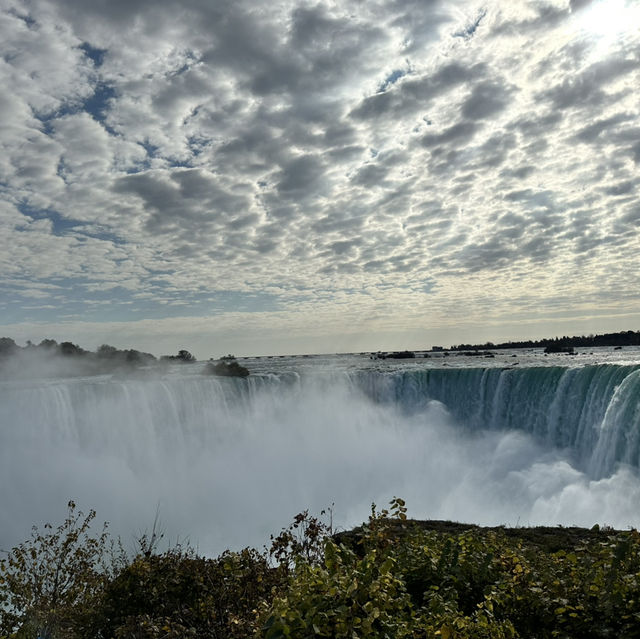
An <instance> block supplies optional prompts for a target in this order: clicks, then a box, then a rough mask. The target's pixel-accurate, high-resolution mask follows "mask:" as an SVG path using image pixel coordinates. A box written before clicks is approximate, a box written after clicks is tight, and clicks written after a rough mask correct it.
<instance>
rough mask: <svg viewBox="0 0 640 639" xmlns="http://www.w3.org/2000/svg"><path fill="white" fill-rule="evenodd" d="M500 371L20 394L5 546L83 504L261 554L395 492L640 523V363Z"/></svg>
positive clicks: (126, 520)
mask: <svg viewBox="0 0 640 639" xmlns="http://www.w3.org/2000/svg"><path fill="white" fill-rule="evenodd" d="M488 363H489V364H490V365H492V366H491V368H486V369H483V368H479V366H482V365H483V364H485V362H484V361H478V360H477V359H476V360H475V361H474V362H469V363H468V365H467V366H469V365H470V366H473V368H469V367H463V366H458V367H456V368H450V369H444V368H442V367H439V368H438V367H436V366H435V364H434V362H432V361H431V362H420V361H415V362H410V363H408V364H409V365H408V366H407V365H405V364H401V363H389V364H387V363H385V364H384V365H381V364H374V363H370V362H368V361H367V360H364V359H358V358H351V359H349V360H346V359H344V358H342V359H340V358H337V359H335V360H326V361H325V360H323V361H322V362H321V363H320V362H318V361H313V360H302V359H299V360H298V359H296V360H294V359H288V360H284V361H275V360H273V361H271V360H269V361H265V360H261V361H255V362H250V363H249V366H250V368H252V370H256V371H258V374H256V375H252V376H251V377H250V378H248V379H247V380H233V379H216V378H210V377H203V376H201V375H200V374H199V367H198V365H196V366H183V367H176V368H175V369H173V370H172V371H171V374H168V375H165V376H164V377H162V378H150V379H129V380H118V379H111V378H108V377H100V378H77V379H67V380H46V381H45V380H41V381H32V382H29V381H23V382H4V383H2V384H0V508H1V511H0V512H1V521H0V548H8V547H10V546H11V545H13V544H15V543H17V542H19V541H21V540H22V539H24V538H25V537H26V536H27V535H28V533H29V530H30V527H31V525H32V524H34V523H35V524H38V523H42V522H44V521H53V522H57V521H59V520H60V519H61V518H62V517H63V516H64V508H65V504H66V502H67V501H68V500H69V499H74V500H75V501H76V502H77V503H78V505H79V506H80V507H82V508H84V509H85V510H88V509H89V508H95V509H96V510H97V511H98V518H99V519H100V520H109V521H110V522H111V526H112V530H113V531H114V532H116V533H118V534H121V535H122V536H123V538H124V540H125V542H126V543H128V542H129V541H131V540H132V539H133V538H134V537H135V536H136V534H138V533H140V532H142V531H143V530H144V529H145V528H149V527H150V526H151V524H152V522H153V519H154V515H155V512H156V508H157V507H158V506H159V509H160V519H161V522H162V525H163V528H164V529H165V531H166V537H167V538H168V540H169V541H171V542H173V541H175V540H176V539H180V540H184V539H185V538H188V539H190V541H191V543H193V544H194V545H196V546H197V547H198V549H199V550H200V551H201V552H203V553H207V554H214V553H217V552H220V551H221V550H223V549H224V548H227V547H232V548H239V547H242V546H244V545H247V544H251V545H257V546H261V545H262V544H263V543H267V541H268V536H269V534H270V533H272V532H277V531H278V530H279V529H280V528H281V527H283V526H286V525H287V524H288V523H289V522H290V521H291V519H292V517H293V515H295V514H296V513H297V512H299V511H301V510H303V509H305V508H309V509H310V510H311V511H312V512H319V511H320V510H321V509H322V508H324V507H326V506H328V505H330V504H331V503H335V507H334V520H335V521H336V522H337V523H338V524H339V525H342V526H350V525H353V524H357V523H360V522H361V521H362V520H364V519H366V517H367V515H368V513H369V510H370V506H371V502H372V501H375V502H376V503H377V504H378V505H379V506H383V505H385V504H386V503H387V502H388V501H389V499H391V498H392V497H393V496H394V495H398V496H401V497H403V498H405V499H406V500H407V502H408V505H409V508H410V514H411V515H412V516H415V517H419V518H447V519H455V520H459V521H473V522H477V523H482V524H507V525H517V524H519V525H528V524H566V525H571V524H577V525H585V526H591V525H593V524H594V523H596V522H599V523H601V524H609V525H613V526H616V527H621V528H626V527H628V526H640V508H639V506H640V480H639V479H638V475H637V466H638V453H639V446H640V444H639V442H638V431H639V430H640V372H639V370H638V368H637V367H635V366H631V365H629V363H628V362H627V363H626V364H622V363H620V364H618V363H616V364H608V365H601V366H594V365H593V362H592V363H591V364H590V365H587V366H582V367H575V368H570V367H567V366H566V360H564V362H563V363H565V366H564V367H558V366H555V367H554V366H548V367H546V368H540V367H539V366H535V367H529V368H522V369H514V368H510V369H507V370H505V368H506V367H505V366H497V365H496V363H494V362H488ZM545 363H547V362H545ZM549 363H556V364H557V362H549ZM588 364H589V363H588ZM294 369H297V370H294Z"/></svg>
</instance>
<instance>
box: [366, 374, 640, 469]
mask: <svg viewBox="0 0 640 639" xmlns="http://www.w3.org/2000/svg"><path fill="white" fill-rule="evenodd" d="M361 383H362V388H363V389H364V390H365V392H367V394H368V395H369V396H370V397H372V398H373V399H375V400H377V401H383V402H391V403H394V404H396V405H397V406H399V407H400V408H402V409H403V410H404V411H406V412H415V411H416V410H420V409H421V408H422V407H424V405H425V403H426V402H428V401H432V400H437V401H439V402H442V403H443V404H444V405H445V406H446V407H447V410H448V411H449V412H450V413H451V415H452V416H453V417H454V418H455V420H456V421H457V422H458V423H459V424H460V425H462V426H465V427H466V428H469V429H473V430H479V429H495V430H504V431H509V430H521V431H524V432H527V433H529V434H531V435H532V436H534V437H535V438H536V439H537V440H538V441H541V442H543V443H545V444H547V445H550V446H556V447H560V448H566V449H569V450H570V451H571V453H572V457H573V459H574V460H575V461H576V462H577V463H578V464H579V465H580V467H581V468H583V469H584V470H586V471H587V472H588V474H589V476H591V477H602V476H604V475H606V474H609V473H611V472H612V471H613V470H614V467H615V465H616V464H617V463H620V462H622V463H625V464H630V465H632V466H635V467H637V466H638V465H639V462H640V367H637V366H618V365H611V364H609V365H599V366H584V367H580V368H577V367H576V368H565V367H536V368H506V369H500V368H459V369H437V368H434V369H427V370H422V371H409V372H395V373H391V374H388V375H380V374H377V375H376V374H373V375H372V374H371V373H363V379H362V382H361Z"/></svg>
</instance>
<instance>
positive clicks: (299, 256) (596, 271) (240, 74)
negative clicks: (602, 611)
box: [0, 0, 640, 341]
mask: <svg viewBox="0 0 640 639" xmlns="http://www.w3.org/2000/svg"><path fill="white" fill-rule="evenodd" d="M587 4H588V3H587V2H584V1H580V2H578V1H577V0H576V1H572V2H570V3H568V4H567V3H564V4H562V3H547V4H544V3H542V4H540V3H538V4H534V5H532V4H531V3H524V2H514V3H509V4H508V5H506V4H504V3H498V2H495V1H493V0H492V1H490V2H488V3H486V2H485V3H475V2H474V3H471V4H468V5H464V6H463V5H461V4H459V3H453V2H444V1H435V0H434V1H432V2H426V3H425V2H418V1H417V0H375V1H374V2H370V3H366V4H356V5H353V4H348V3H343V2H332V3H329V2H323V1H320V2H309V3H307V2H300V1H298V0H287V1H286V2H283V3H276V4H274V3H267V2H257V3H256V2H248V1H247V2H243V1H237V2H226V1H224V2H216V3H209V2H202V1H200V0H187V1H186V2H184V3H181V5H180V7H179V8H178V9H177V8H176V5H175V3H170V2H167V1H166V0H159V1H158V2H156V3H153V5H151V4H149V3H148V2H144V1H142V0H139V1H133V2H120V1H119V0H118V1H115V2H109V3H97V2H96V3H80V2H77V1H75V0H46V1H45V0H30V1H29V2H28V3H18V2H14V1H13V0H6V2H5V3H4V5H3V10H2V12H1V13H0V37H2V39H3V51H4V55H3V58H2V60H0V80H1V81H2V86H3V89H4V90H3V92H2V95H1V96H0V109H2V113H3V118H2V122H0V144H1V145H2V154H0V188H1V189H2V196H3V197H2V207H1V208H0V215H1V216H2V220H3V224H4V226H3V228H6V229H7V230H6V231H5V232H4V233H3V235H2V237H0V255H1V256H2V257H1V258H0V260H1V261H0V264H1V265H2V269H3V271H2V273H3V276H5V277H6V278H10V279H11V281H12V282H13V284H12V285H11V287H10V295H11V301H7V300H5V302H4V306H3V312H5V311H6V312H8V311H9V310H11V317H12V318H16V321H17V320H19V318H20V317H22V318H23V319H24V321H27V319H28V320H29V321H33V320H37V317H38V316H39V315H38V311H37V309H33V308H27V304H26V302H24V301H20V300H25V299H27V300H28V299H31V301H32V302H33V300H34V299H38V300H40V301H42V302H43V304H42V306H43V307H44V306H48V307H52V308H47V309H46V312H45V310H44V309H42V310H41V315H40V317H42V318H45V317H46V318H47V321H51V320H52V319H56V318H57V319H58V320H60V321H62V318H64V317H67V316H73V317H74V318H75V317H82V315H83V313H87V314H91V313H93V312H94V309H95V308H98V307H100V306H102V307H104V306H106V304H104V302H105V301H108V300H106V299H105V296H106V292H107V291H109V299H110V300H111V305H110V309H111V311H110V312H111V313H112V316H111V319H120V320H123V321H124V320H125V319H127V318H133V317H136V318H138V317H144V316H148V317H151V316H153V317H158V316H159V315H158V314H159V313H161V311H160V310H159V309H161V308H165V309H168V308H179V307H187V308H191V309H192V310H193V314H194V316H196V315H198V314H202V315H203V316H204V315H206V316H207V317H209V316H210V314H211V313H213V311H214V310H215V309H220V308H221V306H220V305H221V304H222V306H224V305H225V304H226V303H227V302H228V300H229V299H232V298H231V297H229V295H231V292H233V299H234V300H235V301H236V302H237V303H238V304H245V303H247V304H248V301H247V300H250V299H259V300H264V304H265V306H264V308H265V309H269V310H268V311H267V310H265V313H267V315H265V316H264V321H265V322H266V323H268V321H267V318H268V316H269V315H268V313H269V312H275V311H274V310H273V308H272V307H269V306H268V302H267V301H266V298H263V297H261V296H262V294H263V293H264V291H266V290H271V289H277V290H279V291H284V292H281V293H279V297H278V299H279V300H285V301H284V302H282V303H283V304H284V307H283V308H287V303H289V302H290V303H291V304H292V306H291V307H290V312H291V313H292V315H291V317H295V318H297V319H296V320H295V321H300V322H303V324H304V322H306V321H307V319H306V318H308V317H313V316H314V313H315V314H317V313H320V311H322V313H323V314H326V318H331V320H330V321H329V320H328V319H327V322H328V325H331V326H332V327H334V329H332V330H336V331H339V330H341V329H340V327H343V328H345V327H346V322H347V321H348V320H347V319H346V316H345V315H344V309H345V307H347V306H349V305H353V307H354V309H355V310H354V314H355V315H358V316H369V315H371V316H373V315H374V314H375V315H376V316H382V315H383V314H384V313H391V312H392V311H391V309H392V308H394V307H395V308H398V307H399V306H401V307H402V308H403V311H402V313H401V315H402V317H401V318H400V317H398V313H395V316H396V319H395V320H394V321H397V322H399V324H402V326H403V327H405V328H406V330H411V331H417V330H418V328H419V327H420V326H423V322H422V319H421V318H420V314H419V313H417V314H414V313H413V312H412V311H410V310H408V307H410V306H411V304H410V303H408V302H407V300H408V299H410V296H409V297H407V295H409V294H408V293H407V291H414V290H422V288H421V287H423V283H424V282H425V281H426V279H427V278H428V280H429V281H430V282H433V283H434V286H433V287H432V290H431V293H430V297H429V313H430V317H432V318H435V319H433V321H434V322H436V321H438V322H440V321H442V322H445V321H448V320H449V319H450V320H451V321H452V322H462V323H464V322H468V321H470V319H469V318H475V319H476V320H478V321H480V320H479V318H481V317H482V316H483V313H486V312H487V307H488V302H486V301H484V300H485V298H484V293H485V291H486V289H487V287H489V286H490V287H491V288H492V290H495V292H494V293H493V295H492V299H493V303H494V307H495V309H496V310H495V313H496V317H498V315H499V314H500V313H502V314H503V315H502V317H503V319H504V321H505V322H506V321H508V318H509V317H510V313H512V312H514V302H512V300H513V299H516V298H517V299H519V300H520V302H519V303H520V304H521V306H522V308H527V309H535V308H537V307H538V308H540V307H544V306H545V304H550V305H552V304H554V303H555V302H554V301H553V300H555V299H557V295H558V294H560V293H558V291H560V292H561V294H562V295H564V296H565V299H566V303H567V305H569V306H570V305H571V303H572V302H575V303H576V304H581V303H582V300H584V299H591V300H593V304H594V305H596V306H597V305H598V300H599V299H603V298H604V296H605V293H604V292H603V291H602V285H601V283H602V281H609V280H606V279H604V278H606V277H607V276H608V275H609V274H610V273H612V272H614V271H615V268H616V266H619V267H620V268H624V269H625V272H627V273H630V274H634V273H637V272H638V269H637V268H636V266H637V256H636V254H637V251H636V248H637V247H636V245H635V244H634V234H633V233H630V232H629V229H630V228H631V229H634V228H636V226H637V219H638V218H637V197H636V193H637V179H636V177H635V173H636V172H637V167H638V164H640V142H639V140H640V136H639V134H638V127H637V126H636V124H635V123H636V122H637V118H638V104H637V99H636V91H635V87H637V86H638V83H639V82H640V71H639V70H638V69H640V65H639V64H638V51H639V49H638V43H639V40H638V35H637V34H636V33H635V32H633V31H631V30H629V29H627V30H626V31H624V33H621V34H620V37H618V38H616V39H614V40H612V41H609V40H607V41H604V40H602V39H598V37H596V35H590V34H589V33H588V32H587V31H586V30H585V28H584V22H583V21H581V20H582V18H581V17H580V16H582V15H583V14H584V12H585V11H587V10H588V7H587ZM629 277H630V278H631V279H630V280H629V281H627V282H625V285H624V286H623V285H616V286H615V287H614V289H615V292H617V293H619V294H620V296H621V297H620V299H621V300H622V299H623V296H624V295H626V293H625V291H628V290H640V289H638V286H637V284H638V283H637V282H636V281H635V280H634V279H633V278H634V277H636V276H635V275H629ZM569 283H571V286H570V285H569ZM378 287H385V288H384V293H381V292H380V291H382V290H383V289H382V288H378ZM364 290H366V291H367V293H366V294H364V293H361V291H364ZM300 291H304V293H300ZM319 291H330V294H327V295H324V294H322V295H321V294H320V293H319ZM462 291H464V294H463V293H462ZM101 292H102V293H104V295H102V296H101V295H100V293H101ZM552 292H553V294H552ZM7 294H9V289H7ZM251 295H257V296H258V297H257V298H250V296H251ZM225 296H226V297H225ZM280 296H282V297H280ZM296 296H298V297H296ZM300 296H301V297H300ZM607 296H610V293H607ZM301 299H304V301H301ZM624 299H625V300H626V297H625V298H624ZM221 300H222V301H221ZM337 300H339V303H338V301H337ZM620 303H621V305H622V306H624V305H625V304H627V303H628V302H626V301H625V302H622V301H621V302H620ZM252 304H253V302H252ZM456 304H463V305H464V308H465V309H466V310H465V312H464V313H461V312H459V311H457V310H455V305H456ZM301 306H304V308H305V314H299V313H298V311H299V310H300V307H301ZM250 308H252V309H255V308H257V307H256V306H255V304H254V305H253V306H251V305H250ZM625 309H626V307H625ZM166 312H167V313H169V311H166ZM492 312H493V311H492ZM528 312H529V311H528ZM530 312H534V311H530ZM625 312H626V311H625ZM278 313H282V314H278V315H272V316H271V317H272V318H273V322H276V323H279V324H280V325H281V326H283V327H285V326H288V324H287V322H288V320H286V319H285V318H286V311H282V310H279V311H278ZM323 317H325V315H323ZM302 318H304V319H302ZM438 318H439V319H438ZM351 319H353V318H351ZM496 321H498V320H496ZM264 325H266V324H261V326H264ZM283 330H285V329H284V328H283ZM403 330H404V329H403ZM71 337H72V336H71ZM496 339H497V338H496ZM458 341H463V340H462V338H461V339H460V340H458Z"/></svg>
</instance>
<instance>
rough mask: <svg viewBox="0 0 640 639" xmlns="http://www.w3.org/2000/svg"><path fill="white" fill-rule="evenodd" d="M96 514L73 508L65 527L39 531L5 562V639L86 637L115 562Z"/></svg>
mask: <svg viewBox="0 0 640 639" xmlns="http://www.w3.org/2000/svg"><path fill="white" fill-rule="evenodd" d="M95 515H96V513H95V511H93V510H92V511H90V512H89V514H87V515H84V513H82V512H81V511H78V510H76V505H75V504H74V502H72V501H70V502H69V504H68V513H67V517H66V519H65V521H64V523H62V524H61V525H60V526H58V527H57V528H53V526H52V525H51V524H46V525H45V526H44V530H42V531H41V530H39V529H38V528H37V527H34V528H33V530H32V534H31V538H30V539H29V540H28V541H25V542H23V543H22V544H20V545H19V546H16V547H15V548H13V549H12V550H11V551H10V552H8V553H7V556H6V557H5V558H3V559H0V637H15V638H16V639H22V638H23V637H24V638H27V637H29V638H31V637H43V638H47V637H56V638H57V637H60V638H71V637H82V636H86V635H85V630H86V628H87V626H88V625H90V623H91V617H92V615H93V608H94V606H95V605H96V602H97V601H98V600H99V598H100V596H101V593H102V591H103V588H104V585H105V583H106V581H107V580H108V579H109V577H110V575H111V570H112V569H113V563H112V562H111V561H110V560H109V558H110V557H111V556H112V555H111V553H110V552H109V549H110V547H109V542H108V537H107V532H106V524H105V527H104V528H103V530H102V532H101V533H100V534H99V535H97V536H94V535H93V534H92V532H91V523H92V521H93V519H94V518H95Z"/></svg>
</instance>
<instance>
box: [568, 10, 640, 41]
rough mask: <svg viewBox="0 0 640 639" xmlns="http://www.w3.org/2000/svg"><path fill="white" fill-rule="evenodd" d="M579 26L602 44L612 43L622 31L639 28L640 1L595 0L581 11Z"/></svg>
mask: <svg viewBox="0 0 640 639" xmlns="http://www.w3.org/2000/svg"><path fill="white" fill-rule="evenodd" d="M580 28H581V29H583V30H584V31H586V32H588V33H591V34H592V35H593V36H595V37H597V38H598V39H599V40H601V41H602V42H601V43H602V44H607V45H610V44H613V42H614V41H615V40H616V39H617V38H618V37H620V36H622V35H623V34H624V33H627V32H630V31H632V30H634V31H637V30H638V29H639V28H640V1H638V0H595V1H594V2H593V3H592V4H591V5H589V6H588V7H587V8H585V10H584V12H581V15H580Z"/></svg>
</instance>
